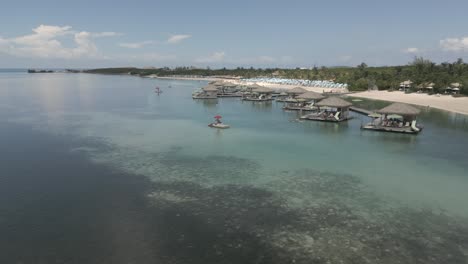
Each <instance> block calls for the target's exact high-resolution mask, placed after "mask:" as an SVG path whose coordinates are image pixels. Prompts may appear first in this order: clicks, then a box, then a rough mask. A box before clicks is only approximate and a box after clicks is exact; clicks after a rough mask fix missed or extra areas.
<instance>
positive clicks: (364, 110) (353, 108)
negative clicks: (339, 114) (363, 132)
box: [349, 106, 374, 116]
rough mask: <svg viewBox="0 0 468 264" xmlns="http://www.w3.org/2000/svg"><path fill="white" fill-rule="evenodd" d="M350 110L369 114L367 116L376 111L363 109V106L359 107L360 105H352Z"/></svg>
mask: <svg viewBox="0 0 468 264" xmlns="http://www.w3.org/2000/svg"><path fill="white" fill-rule="evenodd" d="M349 110H351V111H353V112H356V113H359V114H363V115H367V116H368V115H370V114H372V113H374V112H373V111H370V110H367V109H363V108H359V107H354V106H351V107H350V108H349Z"/></svg>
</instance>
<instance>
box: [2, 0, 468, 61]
mask: <svg viewBox="0 0 468 264" xmlns="http://www.w3.org/2000/svg"><path fill="white" fill-rule="evenodd" d="M466 10H468V1H466V0H447V1H439V0H438V1H435V0H425V1H420V0H414V1H410V0H406V1H402V0H393V1H378V0H354V1H350V0H346V1H344V0H343V1H338V0H330V1H312V0H309V1H294V0H290V1H284V0H283V1H261V0H259V1H254V0H250V1H246V0H237V1H221V0H218V1H203V0H199V1H195V0H191V1H177V0H173V1H65V0H62V1H49V0H42V1H20V0H17V1H3V2H2V3H0V67H2V68H12V67H57V68H61V67H84V68H92V67H105V66H140V67H141V66H177V65H187V66H188V65H195V66H203V67H205V66H211V67H224V66H225V67H237V66H243V67H250V66H254V67H310V66H313V65H318V66H321V65H325V66H336V65H351V66H352V65H357V64H359V63H360V62H366V63H367V64H369V65H395V64H406V63H407V62H409V61H410V60H412V58H413V57H414V56H424V57H426V58H429V59H432V60H434V61H436V62H442V61H452V60H455V59H456V58H459V57H461V58H464V59H465V61H467V60H468V15H467V14H466Z"/></svg>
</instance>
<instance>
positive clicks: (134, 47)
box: [119, 40, 155, 49]
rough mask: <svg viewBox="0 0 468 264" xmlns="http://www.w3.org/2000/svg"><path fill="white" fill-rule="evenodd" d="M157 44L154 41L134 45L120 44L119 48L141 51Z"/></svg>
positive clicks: (134, 43)
mask: <svg viewBox="0 0 468 264" xmlns="http://www.w3.org/2000/svg"><path fill="white" fill-rule="evenodd" d="M153 43H155V42H154V41H152V40H147V41H142V42H133V43H120V44H119V46H120V47H123V48H128V49H140V48H143V47H144V46H146V45H150V44H153Z"/></svg>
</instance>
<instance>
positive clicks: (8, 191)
mask: <svg viewBox="0 0 468 264" xmlns="http://www.w3.org/2000/svg"><path fill="white" fill-rule="evenodd" d="M204 84H205V82H199V81H175V80H151V79H143V78H134V77H127V76H101V75H87V74H58V73H57V74H29V75H28V74H26V73H12V72H10V73H0V113H1V114H0V117H1V121H0V124H1V127H3V132H2V133H3V138H2V140H1V141H0V142H1V143H2V145H1V146H2V149H4V151H2V154H1V155H2V156H3V157H4V159H2V161H0V163H2V167H3V170H4V171H2V174H3V175H4V176H2V177H3V178H4V180H3V181H1V180H0V183H1V185H2V187H1V188H3V189H5V190H4V194H3V195H5V199H7V198H8V199H9V201H8V202H6V201H2V202H0V205H1V206H4V207H5V208H8V209H9V210H4V212H5V213H4V215H3V216H1V218H0V227H1V228H2V229H0V231H2V232H5V233H7V234H9V236H10V238H11V239H13V240H15V239H16V240H15V241H16V243H11V242H6V240H5V241H2V245H3V244H4V245H5V246H6V247H9V248H10V253H8V252H7V251H3V252H2V253H0V256H2V257H3V259H5V260H6V261H12V260H14V261H22V262H23V263H47V261H48V260H51V259H55V260H57V261H69V262H70V263H75V262H73V261H76V263H78V262H79V260H80V257H75V256H74V255H73V253H72V252H80V254H81V258H82V260H85V262H87V263H89V262H93V261H95V262H96V263H120V262H121V263H130V262H133V261H135V263H137V262H140V263H142V262H145V263H147V262H148V261H164V262H166V263H468V262H467V258H468V250H467V248H468V221H467V219H468V206H467V201H468V174H467V173H466V171H467V170H468V162H467V161H468V151H466V150H467V148H468V117H466V116H462V115H456V114H451V113H446V112H443V111H439V110H433V109H423V113H422V115H421V116H420V118H419V122H421V123H423V124H424V126H425V128H424V130H423V132H422V133H421V134H419V135H417V136H414V135H399V134H387V133H377V132H370V131H361V130H360V129H359V128H360V125H361V124H362V123H363V122H367V121H368V119H367V118H366V117H363V116H361V115H358V114H353V116H354V117H355V118H354V119H353V120H351V121H349V122H347V123H341V124H330V123H320V122H309V121H298V113H296V112H284V111H283V110H282V109H281V107H282V104H280V103H275V102H272V103H252V102H242V101H240V100H239V99H236V98H229V99H228V98H226V99H218V100H198V101H197V100H192V98H191V93H192V91H193V90H194V89H196V88H199V87H201V86H202V85H204ZM155 86H159V87H160V88H161V89H162V90H163V93H162V94H160V95H158V94H156V93H154V87H155ZM358 104H360V105H364V106H365V107H368V108H378V107H380V106H381V105H382V103H380V102H371V101H363V102H359V103H358ZM218 114H219V115H222V116H223V120H224V122H226V123H228V124H230V125H231V126H232V128H230V129H227V130H217V129H212V128H209V127H207V124H208V123H210V122H211V121H212V117H213V116H215V115H218ZM33 138H37V140H33ZM16 150H17V151H16ZM21 151H24V152H27V153H25V154H18V153H17V152H21ZM58 153H61V154H58ZM15 155H16V156H15ZM8 157H9V158H8ZM12 157H15V158H14V159H15V161H14V162H12V160H13V158H12ZM23 159H24V160H23ZM38 160H41V162H38ZM70 160H73V161H77V160H79V162H71V161H70ZM64 164H65V165H66V166H65V165H64ZM88 166H89V168H88ZM24 167H26V168H30V173H29V174H28V173H24V172H23V171H22V170H23V169H24ZM43 167H51V168H47V169H46V168H43ZM84 167H86V168H84ZM67 171H73V172H74V173H72V174H71V175H69V174H68V173H66V172H67ZM75 174H76V175H75ZM24 175H28V176H24ZM51 175H54V176H53V177H52V176H51ZM80 175H81V176H80ZM83 175H86V176H83ZM103 175H106V176H103ZM77 177H78V178H77ZM80 177H83V178H80ZM100 177H102V178H100ZM19 179H21V180H19ZM76 179H79V180H76ZM97 179H99V184H98V185H96V184H95V181H96V180H97ZM116 179H117V180H116ZM136 179H138V180H136ZM30 180H33V181H34V182H35V183H36V182H37V184H38V185H36V184H34V185H32V186H31V187H30V188H31V191H30V192H29V191H25V190H24V185H27V184H28V182H29V183H30ZM116 181H117V183H116ZM135 181H136V182H137V183H135ZM126 182H128V185H127V184H125V183H126ZM42 185H46V186H47V188H45V189H38V190H36V189H35V188H39V187H37V186H42ZM69 185H75V186H74V187H73V188H74V189H75V188H77V189H79V190H80V191H76V192H72V193H73V197H74V198H73V199H72V200H71V201H70V203H72V204H70V206H72V208H69V207H67V204H64V205H63V207H67V209H66V212H65V211H63V210H65V209H63V208H61V207H60V206H58V207H59V208H58V209H54V210H41V208H46V209H47V208H48V203H50V202H51V200H54V201H55V199H57V200H60V199H63V197H62V196H67V197H68V196H69V195H71V194H70V193H69V192H68V191H67V192H65V191H63V190H64V189H66V190H68V189H69V188H70V186H69ZM96 186H100V187H99V188H97V187H96ZM115 186H118V188H123V189H124V191H122V192H125V193H126V194H127V193H132V195H128V196H129V197H127V196H125V195H124V196H122V195H120V191H121V190H120V189H118V190H119V191H114V190H115V188H116V187H115ZM128 186H131V187H128ZM135 186H139V187H138V188H136V187H135ZM107 188H111V190H106V189H107ZM125 188H131V191H127V190H126V189H125ZM45 190H47V193H54V196H53V197H54V198H53V199H52V198H51V200H49V199H43V201H41V200H40V199H39V200H37V199H36V198H37V197H36V196H37V195H39V194H40V193H41V191H44V192H45ZM19 192H20V193H21V195H17V194H18V193H19ZM107 192H108V193H107ZM38 193H39V194H38ZM90 193H92V194H90ZM106 193H107V194H108V195H107V196H106V195H103V194H106ZM0 195H2V194H0ZM102 196H106V197H107V198H102ZM117 196H118V198H115V197H117ZM24 197H26V198H24ZM28 197H29V198H28ZM41 197H42V196H41ZM89 197H93V198H96V199H99V200H100V202H98V204H97V205H94V206H92V204H93V201H92V199H91V198H90V200H86V199H87V198H89ZM97 197H100V198H97ZM135 197H137V198H138V199H137V198H135ZM114 198H115V199H114ZM24 199H30V200H34V204H35V206H34V208H35V209H34V210H33V211H31V210H32V209H31V208H30V207H25V206H24V204H23V203H24ZM81 199H85V200H86V201H84V202H83V201H81ZM101 199H104V200H105V202H102V201H101ZM129 199H131V202H128V201H129ZM65 201H68V200H67V199H65ZM3 203H5V205H4V204H3ZM115 203H119V204H121V203H125V204H126V203H130V205H128V206H125V207H124V209H122V208H121V207H120V205H116V206H117V209H114V208H113V207H112V206H114V205H115ZM73 206H78V207H80V209H79V212H81V214H83V215H88V216H89V215H90V214H92V217H93V219H94V218H99V220H93V221H96V227H95V228H96V229H97V230H101V229H100V228H99V226H101V225H102V226H106V228H105V229H106V230H105V234H101V233H102V232H104V231H102V230H101V232H99V231H96V230H94V229H93V230H94V231H90V230H88V229H86V230H85V231H83V232H80V235H78V234H76V233H75V232H70V228H64V229H63V230H62V231H63V233H62V234H61V235H58V236H57V237H54V236H53V237H47V236H45V235H44V236H38V237H37V241H36V240H33V241H35V242H34V243H39V241H47V242H45V243H47V244H48V245H51V247H52V248H55V251H54V252H55V253H53V254H47V252H45V251H47V250H45V249H44V250H40V252H39V250H37V251H38V252H37V253H36V252H34V251H33V252H30V253H28V254H22V253H21V252H22V251H21V250H20V249H18V247H20V245H24V244H25V243H26V242H25V241H23V239H26V238H25V237H27V233H28V232H32V231H31V230H30V229H31V228H35V229H34V230H35V232H37V229H39V230H40V229H41V228H44V229H45V230H48V229H47V228H46V227H45V226H47V225H48V224H49V222H48V221H44V223H41V224H37V225H32V224H31V223H30V222H28V221H32V222H34V217H36V216H37V217H39V216H40V215H41V214H44V215H43V216H44V217H46V218H47V216H45V215H46V214H49V213H51V212H50V211H53V214H54V222H59V226H67V224H65V223H68V224H69V225H71V226H72V224H70V223H72V222H73V223H75V222H76V223H77V224H78V223H80V221H85V220H82V219H81V220H80V219H75V218H74V217H73V215H67V216H62V213H67V214H69V213H70V212H74V210H73ZM109 206H110V207H111V209H109ZM91 207H92V209H93V210H91V209H90V208H91ZM95 207H102V210H103V211H106V212H107V211H110V213H109V214H115V215H113V216H112V217H111V218H112V219H109V216H108V215H107V216H101V215H99V213H98V211H99V208H97V209H96V208H95ZM104 207H105V209H104ZM54 208H55V207H54ZM135 211H138V217H137V218H138V219H140V218H142V219H144V220H141V219H140V220H138V221H136V220H135V221H133V220H132V221H127V219H129V218H131V219H134V217H129V215H133V213H134V212H135ZM6 212H8V213H6ZM115 212H118V213H115ZM72 214H73V213H72ZM81 214H79V213H77V216H76V217H79V216H80V217H82V215H81ZM96 214H98V215H96ZM12 215H15V217H12ZM56 217H58V219H56ZM25 218H28V219H29V220H28V221H26V220H25ZM62 218H63V219H62ZM18 219H22V221H18ZM61 219H62V220H61ZM116 223H118V224H116ZM143 223H144V224H143ZM50 224H51V223H50ZM55 224H57V223H55ZM112 224H114V228H110V229H109V227H108V226H109V225H112ZM31 225H32V226H31ZM43 225H44V226H43ZM51 225H52V224H51ZM78 225H79V224H78ZM20 230H21V231H20ZM86 232H92V233H93V234H94V235H93V236H96V237H99V238H98V239H99V241H100V242H99V243H101V244H102V247H103V248H105V249H103V250H101V251H98V250H94V251H92V250H89V249H87V248H86V247H83V245H82V243H80V242H76V237H78V236H79V237H80V239H84V241H86V239H87V238H89V237H87V236H86V234H87V233H86ZM18 233H22V234H23V235H21V236H20V235H19V234H18ZM23 236H24V238H23ZM4 239H5V236H3V238H0V240H4ZM69 240H75V242H74V243H73V248H74V250H72V249H70V248H68V247H67V248H64V246H63V243H65V244H66V241H69ZM78 241H81V240H78ZM28 243H29V242H28ZM31 243H32V242H31ZM34 243H32V244H34ZM83 243H85V242H83ZM127 244H130V245H132V246H129V245H127ZM104 245H105V246H104ZM135 245H139V246H135ZM31 246H33V247H34V246H35V245H31ZM70 247H71V246H70ZM49 248H50V247H49ZM80 250H81V251H82V252H81V251H80ZM112 252H113V253H112ZM116 252H119V253H116ZM122 252H123V253H122ZM83 255H85V256H86V257H85V256H83ZM137 255H138V256H137ZM38 260H39V262H38ZM40 261H43V262H40ZM327 261H328V262H327ZM340 261H341V262H340ZM5 263H6V262H5Z"/></svg>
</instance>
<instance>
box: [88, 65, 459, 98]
mask: <svg viewBox="0 0 468 264" xmlns="http://www.w3.org/2000/svg"><path fill="white" fill-rule="evenodd" d="M82 72H86V73H95V74H128V75H135V76H142V77H145V76H150V75H152V76H157V77H177V76H181V77H201V78H202V77H213V76H217V77H224V78H253V77H277V78H288V79H307V80H333V81H335V82H339V83H347V84H348V85H349V86H348V87H349V90H350V91H364V90H368V89H369V88H373V87H377V88H378V89H379V90H395V89H398V88H399V85H400V83H401V82H403V81H406V80H411V82H412V83H413V85H412V87H411V89H410V91H409V92H411V91H416V90H417V89H418V88H421V87H423V86H424V85H426V84H429V83H432V84H433V85H432V86H433V90H432V91H431V93H443V92H444V91H445V88H447V87H448V86H450V84H451V83H459V84H461V87H462V88H461V89H460V93H461V94H465V95H468V64H467V63H465V62H464V61H463V60H462V59H458V60H457V61H455V62H453V63H449V62H444V63H441V64H436V63H434V62H432V61H430V60H427V59H424V58H422V57H416V58H415V59H414V60H413V61H412V62H410V63H409V64H407V65H402V66H383V67H368V66H367V65H366V64H365V63H361V64H360V65H358V66H356V67H313V68H310V69H304V68H296V69H281V68H265V69H259V68H257V69H256V68H253V67H251V68H242V67H238V68H235V69H227V68H222V69H210V68H195V67H176V68H168V67H163V68H134V67H123V68H101V69H92V70H83V71H82Z"/></svg>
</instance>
